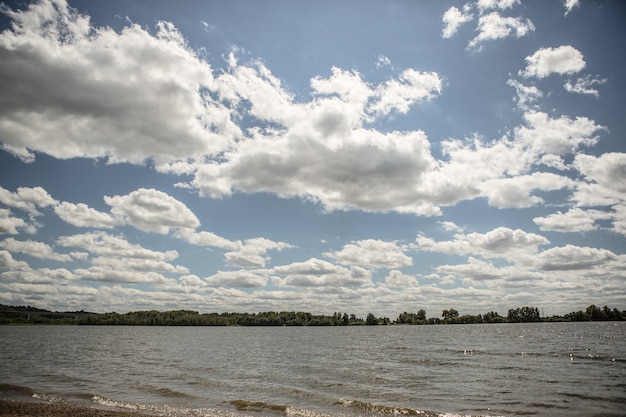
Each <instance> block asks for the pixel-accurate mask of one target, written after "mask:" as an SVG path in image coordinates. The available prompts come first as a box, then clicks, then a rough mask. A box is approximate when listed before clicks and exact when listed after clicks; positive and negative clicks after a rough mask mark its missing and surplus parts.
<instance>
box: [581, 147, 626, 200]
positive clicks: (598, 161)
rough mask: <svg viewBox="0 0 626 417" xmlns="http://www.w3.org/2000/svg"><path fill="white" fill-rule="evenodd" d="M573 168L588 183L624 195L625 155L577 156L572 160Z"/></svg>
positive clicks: (625, 190) (625, 177)
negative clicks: (590, 182)
mask: <svg viewBox="0 0 626 417" xmlns="http://www.w3.org/2000/svg"><path fill="white" fill-rule="evenodd" d="M574 166H575V167H576V168H577V169H578V170H579V171H580V172H581V173H582V174H583V175H584V176H585V178H586V179H588V180H589V181H592V182H594V183H597V184H598V185H601V186H603V187H606V188H608V189H612V190H615V191H617V192H620V193H626V153H621V152H607V153H604V154H602V155H600V156H593V155H586V154H579V155H576V158H575V159H574Z"/></svg>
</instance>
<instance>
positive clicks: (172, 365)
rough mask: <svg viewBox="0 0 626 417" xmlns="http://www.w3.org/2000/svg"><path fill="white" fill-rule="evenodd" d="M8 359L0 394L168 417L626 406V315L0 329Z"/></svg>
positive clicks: (499, 412) (573, 411)
mask: <svg viewBox="0 0 626 417" xmlns="http://www.w3.org/2000/svg"><path fill="white" fill-rule="evenodd" d="M0 363H1V366H0V398H4V399H26V398H28V399H29V400H31V401H44V402H58V401H62V402H69V403H78V404H83V405H90V406H94V407H105V408H106V407H111V408H116V409H117V408H122V409H136V410H143V411H146V412H149V413H152V414H160V415H173V416H235V417H236V416H249V415H253V416H286V415H289V416H320V417H322V416H355V415H369V416H387V415H393V414H415V415H425V416H457V415H460V416H466V415H481V416H528V415H534V416H624V415H626V322H585V323H533V324H474V325H437V326H350V327H134V326H130V327H106V326H102V327H96V326H93V327H92V326H2V327H0Z"/></svg>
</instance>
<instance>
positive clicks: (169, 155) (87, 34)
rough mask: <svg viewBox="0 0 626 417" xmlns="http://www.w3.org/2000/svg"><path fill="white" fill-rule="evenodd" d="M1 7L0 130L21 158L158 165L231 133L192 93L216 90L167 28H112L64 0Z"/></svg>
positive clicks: (220, 143)
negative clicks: (7, 23)
mask: <svg viewBox="0 0 626 417" xmlns="http://www.w3.org/2000/svg"><path fill="white" fill-rule="evenodd" d="M4 11H5V13H6V14H7V15H8V16H9V17H10V18H11V19H12V21H13V23H12V24H13V27H12V29H11V30H6V31H4V32H2V33H1V34H0V62H2V64H1V65H0V78H2V79H3V80H4V83H3V87H4V92H3V94H2V95H1V96H0V115H2V116H0V136H1V137H2V139H3V143H4V148H5V150H8V151H10V152H13V153H14V154H16V155H18V156H20V157H21V158H22V159H24V160H26V161H28V160H32V159H33V158H34V154H32V153H31V151H39V152H44V153H47V154H49V155H52V156H54V157H56V158H61V159H65V158H73V157H103V158H109V161H111V162H119V161H129V162H133V163H143V162H144V160H145V159H147V158H150V157H153V158H154V159H155V161H156V162H157V163H159V162H164V161H170V160H175V159H184V158H187V157H194V156H195V157H200V156H202V155H205V154H215V153H217V152H221V151H223V150H224V149H226V148H227V147H229V146H230V144H231V141H232V140H233V138H234V137H236V136H238V135H239V134H240V132H239V129H238V128H237V127H236V126H235V125H234V124H233V123H232V122H231V120H230V117H229V112H228V109H227V108H226V107H225V106H224V105H223V104H220V103H217V102H215V101H214V100H212V99H211V97H210V96H209V95H208V94H205V93H202V91H203V89H209V90H213V91H214V90H215V88H216V85H215V80H214V78H213V74H212V69H211V67H210V66H209V65H208V64H207V63H206V62H205V61H203V60H201V59H199V58H198V56H197V55H196V54H195V53H194V52H193V51H192V50H191V49H190V48H189V47H188V46H187V45H186V44H185V41H184V39H183V38H182V36H181V34H180V33H179V32H178V31H177V30H176V28H174V26H173V25H172V24H170V23H166V22H159V23H157V27H156V33H155V34H154V35H153V34H151V33H149V32H148V31H147V30H145V29H144V28H142V27H140V26H139V25H135V24H132V25H131V26H127V27H125V28H124V29H123V30H122V31H121V32H119V33H117V32H115V31H114V30H113V29H111V28H108V27H95V26H93V25H92V23H91V22H90V19H89V17H88V16H82V15H80V14H79V13H78V12H76V11H75V10H74V9H72V8H70V7H69V6H68V5H67V3H66V2H65V1H64V0H55V1H53V2H46V1H44V2H38V3H31V4H30V5H29V6H28V8H26V9H24V10H23V11H21V12H13V11H10V10H8V9H7V8H5V10H4ZM120 74H124V76H123V77H120ZM172 138H176V140H175V141H173V140H172Z"/></svg>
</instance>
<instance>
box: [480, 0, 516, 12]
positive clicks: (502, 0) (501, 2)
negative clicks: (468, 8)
mask: <svg viewBox="0 0 626 417" xmlns="http://www.w3.org/2000/svg"><path fill="white" fill-rule="evenodd" d="M519 3H520V2H519V0H478V1H477V2H476V5H477V6H478V9H479V10H480V11H481V13H482V12H484V11H485V10H490V9H500V10H505V9H511V8H513V6H515V5H518V4H519Z"/></svg>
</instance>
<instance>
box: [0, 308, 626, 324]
mask: <svg viewBox="0 0 626 417" xmlns="http://www.w3.org/2000/svg"><path fill="white" fill-rule="evenodd" d="M604 320H611V321H621V320H626V311H620V310H618V309H616V308H614V309H610V308H609V307H608V306H604V307H597V306H595V305H593V304H592V305H590V306H589V307H587V309H586V310H585V311H582V310H579V311H575V312H571V313H568V314H566V315H564V316H551V317H541V315H540V313H539V309H538V308H536V307H520V308H513V309H510V310H509V311H508V313H507V315H506V316H501V315H500V314H498V313H497V312H495V311H490V312H488V313H485V314H478V315H460V314H459V312H458V311H457V310H456V309H454V308H451V309H448V310H443V312H442V314H441V317H431V318H427V317H426V311H425V310H421V309H420V310H418V311H417V312H416V313H409V312H403V313H401V314H400V315H399V316H398V318H397V319H396V320H395V321H393V322H392V321H391V320H390V319H389V318H387V317H376V316H375V315H374V314H372V313H369V314H368V315H367V317H366V318H365V319H362V318H359V317H357V316H356V315H354V314H348V313H334V314H333V315H332V316H327V315H314V314H311V313H306V312H294V311H281V312H275V311H268V312H262V313H221V314H218V313H207V314H200V313H198V312H197V311H191V310H171V311H156V310H150V311H133V312H129V313H115V312H112V313H104V314H100V313H89V312H86V311H73V312H52V311H48V310H43V309H39V308H35V307H30V306H27V307H24V306H20V307H12V306H6V305H2V304H0V324H74V325H76V324H78V325H130V326H355V325H389V324H397V325H400V324H403V325H425V324H474V323H530V322H556V321H604Z"/></svg>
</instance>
